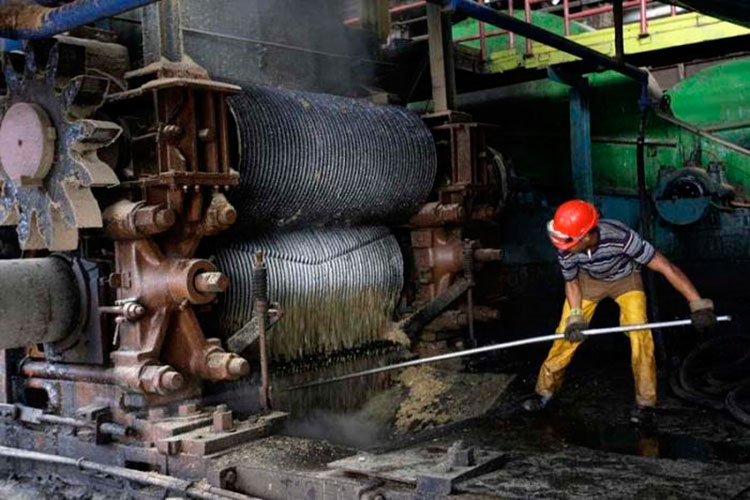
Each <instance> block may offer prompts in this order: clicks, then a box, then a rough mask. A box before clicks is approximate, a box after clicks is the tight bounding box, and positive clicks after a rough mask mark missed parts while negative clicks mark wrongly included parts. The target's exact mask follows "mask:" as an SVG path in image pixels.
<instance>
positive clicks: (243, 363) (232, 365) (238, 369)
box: [227, 356, 250, 377]
mask: <svg viewBox="0 0 750 500" xmlns="http://www.w3.org/2000/svg"><path fill="white" fill-rule="evenodd" d="M227 371H228V372H229V374H230V375H232V376H234V377H244V376H245V375H247V374H248V373H250V363H248V362H247V360H246V359H244V358H241V357H239V356H235V357H233V358H232V360H231V361H230V362H229V366H228V367H227Z"/></svg>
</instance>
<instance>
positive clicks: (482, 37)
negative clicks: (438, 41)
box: [344, 0, 678, 60]
mask: <svg viewBox="0 0 750 500" xmlns="http://www.w3.org/2000/svg"><path fill="white" fill-rule="evenodd" d="M474 1H476V2H479V3H484V2H482V0H474ZM654 1H655V0H628V1H625V2H623V8H625V9H629V8H633V7H638V9H639V11H640V16H639V22H640V36H641V37H646V36H648V4H650V3H653V2H654ZM545 2H546V0H524V19H525V21H526V22H527V23H531V22H532V13H533V10H534V9H533V6H534V5H535V4H542V3H545ZM570 2H571V0H563V5H562V9H563V20H564V23H565V36H570V34H571V29H570V23H571V21H575V20H578V19H585V18H588V17H592V16H597V15H600V14H604V13H607V12H611V11H612V10H613V9H614V7H613V4H612V3H607V4H604V5H601V6H598V7H594V8H590V9H582V10H580V11H578V12H571V11H570V9H571V7H570ZM426 4H427V2H426V1H424V0H417V1H413V2H410V3H405V4H401V5H397V6H395V7H392V8H391V9H390V10H389V11H390V13H391V16H394V15H398V14H402V13H404V12H409V11H412V10H415V9H421V8H424V7H425V5H426ZM504 10H505V11H506V12H507V13H508V15H510V16H514V7H513V1H512V0H508V1H507V9H504ZM677 14H678V10H677V7H676V6H674V5H672V6H671V11H670V15H671V16H672V17H674V16H676V15H677ZM359 21H360V19H359V18H356V17H355V18H350V19H347V20H345V21H344V24H347V25H352V24H356V23H358V22H359ZM485 24H486V23H484V22H483V21H479V24H478V34H476V35H469V36H465V37H461V38H457V39H455V40H454V42H456V43H463V42H473V41H477V40H478V41H479V55H480V59H482V60H484V59H485V57H486V56H487V55H488V50H487V39H489V38H494V37H498V36H505V35H508V37H509V46H510V48H511V49H513V48H514V47H515V33H513V32H512V31H508V30H488V29H487V28H486V26H485ZM422 38H423V37H420V39H422ZM533 53H534V48H533V42H532V40H530V39H528V38H527V39H526V49H525V55H526V56H527V57H528V56H532V55H533Z"/></svg>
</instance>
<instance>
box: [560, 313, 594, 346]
mask: <svg viewBox="0 0 750 500" xmlns="http://www.w3.org/2000/svg"><path fill="white" fill-rule="evenodd" d="M588 327H589V322H588V321H586V318H584V317H583V316H581V315H579V314H575V315H572V316H571V317H569V318H568V322H567V323H566V325H565V332H564V334H565V340H567V341H569V342H583V341H584V340H586V335H584V334H583V333H582V332H583V331H584V330H586V329H587V328H588Z"/></svg>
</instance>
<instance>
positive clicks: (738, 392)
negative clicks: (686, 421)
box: [670, 335, 750, 426]
mask: <svg viewBox="0 0 750 500" xmlns="http://www.w3.org/2000/svg"><path fill="white" fill-rule="evenodd" d="M670 385H671V387H672V390H673V391H674V393H675V395H676V396H677V397H679V398H681V399H685V400H687V401H690V402H692V403H695V404H698V405H701V406H704V407H706V408H712V409H714V410H726V411H727V412H729V414H730V415H732V417H734V418H735V419H736V420H737V421H739V422H741V423H742V424H744V425H748V426H750V336H746V335H725V336H721V337H715V338H712V339H710V340H708V341H707V342H704V343H703V344H701V345H699V346H698V347H697V348H695V349H694V350H693V351H691V352H690V353H689V354H688V355H687V356H686V357H685V359H684V360H683V362H682V364H681V365H680V367H679V370H678V371H677V372H676V373H674V374H673V375H672V377H671V379H670Z"/></svg>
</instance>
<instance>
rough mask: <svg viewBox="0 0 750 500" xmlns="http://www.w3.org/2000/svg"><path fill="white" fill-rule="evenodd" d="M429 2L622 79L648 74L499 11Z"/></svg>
mask: <svg viewBox="0 0 750 500" xmlns="http://www.w3.org/2000/svg"><path fill="white" fill-rule="evenodd" d="M430 2H431V3H435V4H439V5H445V6H446V7H447V8H449V9H454V10H458V11H461V12H463V13H465V14H467V15H468V16H470V17H472V18H474V19H477V20H479V21H484V22H486V23H488V24H491V25H493V26H496V27H498V28H501V29H506V30H509V31H513V32H514V33H517V34H519V35H521V36H525V37H526V38H527V39H530V40H536V41H537V42H540V43H543V44H545V45H548V46H550V47H552V48H555V49H558V50H561V51H563V52H567V53H568V54H571V55H574V56H576V57H579V58H581V59H583V60H585V61H589V62H593V63H595V64H597V65H599V66H602V67H603V68H606V69H611V70H614V71H617V72H618V73H622V74H623V75H625V76H628V77H630V78H633V79H634V80H636V81H639V82H641V83H645V82H647V81H648V73H647V72H646V71H644V70H642V69H639V68H637V67H635V66H633V65H632V64H628V63H625V62H622V61H618V60H617V59H615V58H612V57H609V56H607V55H605V54H602V53H601V52H597V51H596V50H593V49H590V48H588V47H586V46H584V45H581V44H579V43H576V42H573V41H571V40H568V39H567V38H565V37H563V36H560V35H556V34H555V33H552V32H550V31H547V30H545V29H542V28H539V27H538V26H534V25H533V24H530V23H526V22H523V21H520V20H518V19H516V18H514V17H511V16H509V15H507V14H505V13H503V12H500V11H498V10H495V9H490V8H488V7H485V6H483V5H482V4H480V3H478V2H474V1H472V0H449V1H446V0H442V1H441V0H430Z"/></svg>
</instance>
